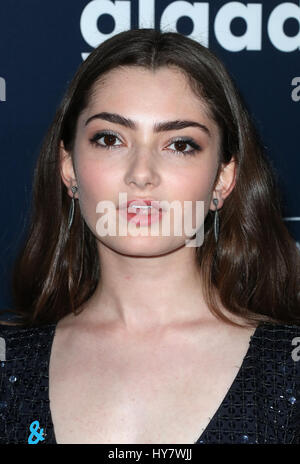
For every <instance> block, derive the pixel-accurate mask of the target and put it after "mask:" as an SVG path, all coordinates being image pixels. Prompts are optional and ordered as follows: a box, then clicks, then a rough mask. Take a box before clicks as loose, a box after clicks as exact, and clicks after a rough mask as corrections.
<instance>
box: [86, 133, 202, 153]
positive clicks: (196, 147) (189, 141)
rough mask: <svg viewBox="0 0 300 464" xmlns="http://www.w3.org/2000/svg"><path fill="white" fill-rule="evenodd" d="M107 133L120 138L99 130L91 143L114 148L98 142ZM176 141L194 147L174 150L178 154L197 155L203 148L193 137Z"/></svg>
mask: <svg viewBox="0 0 300 464" xmlns="http://www.w3.org/2000/svg"><path fill="white" fill-rule="evenodd" d="M105 135H112V136H113V137H116V138H117V139H119V137H118V135H117V134H115V133H114V132H110V131H103V132H97V133H96V134H95V135H94V136H93V137H92V138H91V139H90V143H91V145H93V146H95V147H97V148H99V147H100V148H105V149H106V150H114V149H115V148H116V147H114V146H109V145H101V144H100V143H98V140H99V139H101V138H102V137H104V136H105ZM119 140H120V139H119ZM176 142H182V143H185V144H188V145H190V146H191V147H192V149H191V150H189V151H180V150H172V151H173V152H175V153H176V154H179V155H182V156H186V155H190V156H195V154H196V153H197V152H199V151H200V150H201V147H200V146H199V145H198V144H197V143H196V142H195V141H194V140H193V139H191V138H189V137H181V138H180V137H179V138H176V139H174V140H172V141H171V143H170V145H171V144H172V143H176Z"/></svg>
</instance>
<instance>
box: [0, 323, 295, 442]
mask: <svg viewBox="0 0 300 464" xmlns="http://www.w3.org/2000/svg"><path fill="white" fill-rule="evenodd" d="M55 327H56V325H55V324H51V325H47V326H43V327H39V328H30V329H29V328H17V327H12V326H9V327H8V326H0V340H1V343H2V351H1V356H2V357H1V359H0V444H8V443H15V444H21V443H23V444H27V443H28V437H29V435H30V429H29V428H30V425H31V424H32V422H33V421H38V422H39V425H40V427H41V428H42V429H43V437H44V440H43V441H40V442H39V444H55V443H56V441H55V434H54V427H53V423H52V417H51V411H50V401H49V361H50V354H51V347H52V343H53V338H54V334H55ZM3 347H5V351H4V350H3ZM297 347H298V349H297ZM299 347H300V327H299V326H296V325H275V324H266V323H264V324H260V325H259V326H258V327H257V328H256V330H255V332H254V334H253V335H252V337H251V339H250V343H249V347H248V351H247V353H246V355H245V357H244V359H243V362H242V364H241V366H240V368H239V370H238V373H237V375H236V377H235V379H234V381H233V383H232V385H231V387H230V388H229V390H228V391H227V393H226V395H225V397H224V399H223V401H222V403H221V405H220V406H219V408H218V409H217V411H216V413H215V414H214V416H213V417H212V418H211V420H210V422H209V424H208V426H207V427H206V429H205V430H204V431H199V438H198V440H197V441H196V442H195V443H196V444H202V443H203V444H241V443H244V444H266V443H268V444H271V443H274V444H275V443H276V444H287V443H290V444H291V443H296V444H300V348H299Z"/></svg>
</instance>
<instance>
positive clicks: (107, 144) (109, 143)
mask: <svg viewBox="0 0 300 464" xmlns="http://www.w3.org/2000/svg"><path fill="white" fill-rule="evenodd" d="M102 138H103V142H104V143H99V142H98V141H99V140H100V139H102ZM115 139H118V140H120V139H119V137H118V136H117V135H116V134H115V133H114V132H110V131H103V132H97V133H96V134H95V135H94V136H93V137H92V138H91V139H90V143H91V144H92V145H93V146H97V147H101V148H106V149H107V150H112V149H113V148H114V147H118V146H120V145H119V144H118V145H114V142H115Z"/></svg>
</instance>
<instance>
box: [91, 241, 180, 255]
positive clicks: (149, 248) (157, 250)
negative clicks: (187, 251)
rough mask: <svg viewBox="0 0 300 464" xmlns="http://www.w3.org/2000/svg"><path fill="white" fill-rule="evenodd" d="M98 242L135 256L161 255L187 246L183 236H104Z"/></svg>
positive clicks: (120, 252) (117, 251)
mask: <svg viewBox="0 0 300 464" xmlns="http://www.w3.org/2000/svg"><path fill="white" fill-rule="evenodd" d="M98 242H99V244H101V245H104V246H106V247H108V248H110V249H111V250H112V251H115V252H116V253H119V254H122V255H126V256H135V257H150V256H161V255H165V254H168V253H172V252H173V251H176V250H177V249H179V248H182V247H183V246H185V240H184V239H183V238H182V237H151V236H145V237H142V236H137V237H132V236H126V237H110V238H107V239H105V238H103V237H102V238H101V240H100V239H99V238H98ZM101 245H100V246H101Z"/></svg>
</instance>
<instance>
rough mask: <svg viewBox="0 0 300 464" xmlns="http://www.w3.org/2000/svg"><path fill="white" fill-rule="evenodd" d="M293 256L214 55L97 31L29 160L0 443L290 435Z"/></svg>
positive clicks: (246, 125)
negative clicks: (102, 37)
mask: <svg viewBox="0 0 300 464" xmlns="http://www.w3.org/2000/svg"><path fill="white" fill-rule="evenodd" d="M120 193H122V194H123V195H125V201H121V200H120V198H121V199H123V197H120V196H119V194H120ZM103 202H109V203H105V204H110V205H111V206H112V207H111V208H110V209H109V212H108V213H107V212H105V210H104V209H103V208H101V205H102V206H103ZM172 202H175V206H176V207H175V209H173V208H172ZM186 202H189V204H190V205H192V207H191V208H190V209H188V208H187V207H186ZM130 203H133V204H132V205H131V204H130ZM199 204H200V206H202V208H203V209H202V212H203V215H202V216H201V215H200V218H199V216H197V208H198V205H199ZM99 205H100V206H99ZM142 207H144V208H142ZM134 211H135V212H134ZM175 211H177V213H178V212H179V213H180V214H179V215H178V214H175ZM114 213H118V214H114ZM201 217H202V219H201ZM101 220H102V222H101ZM105 221H106V222H107V223H108V222H109V223H110V225H116V226H120V225H121V223H122V224H123V225H124V223H125V224H126V225H128V233H126V234H123V235H122V234H121V233H116V234H114V233H108V234H105V233H103V229H104V225H105ZM164 221H165V222H164ZM189 221H190V222H189ZM184 222H187V223H188V224H191V223H192V225H193V227H187V228H184V229H181V230H182V232H181V233H178V230H179V231H180V226H182V225H183V224H184ZM164 223H168V224H169V225H170V229H169V233H165V234H164V233H163V225H164ZM154 224H156V225H158V226H159V231H158V233H157V234H153V233H151V232H152V227H153V226H154ZM130 227H131V229H130ZM134 228H135V231H136V232H138V233H135V234H133V233H129V232H130V231H133V229H134ZM110 230H113V227H112V228H111V229H110ZM116 230H118V228H117V229H116ZM201 230H202V231H203V236H202V238H203V241H202V242H201V240H200V241H198V242H196V245H195V241H194V242H193V239H195V235H196V237H199V235H198V233H199V231H201ZM195 231H196V233H195ZM145 232H149V233H148V234H146V233H145ZM192 244H193V245H192ZM299 267H300V260H299V252H298V250H297V248H296V245H295V242H294V241H293V239H292V238H291V237H290V235H289V233H288V231H287V229H286V227H285V225H284V222H283V220H282V215H281V207H280V197H279V193H278V190H277V186H276V183H275V181H274V176H273V173H272V170H271V167H270V165H269V162H268V160H267V158H266V156H265V155H264V153H263V150H262V148H261V144H260V142H259V138H258V136H257V135H256V132H255V130H254V127H253V123H252V122H251V119H250V116H249V114H248V112H247V110H246V108H245V105H244V104H243V102H242V100H241V98H240V96H239V93H238V91H237V89H236V87H235V85H234V83H233V82H232V80H231V78H230V77H229V75H228V73H227V71H226V70H225V69H224V66H223V65H222V64H221V63H220V61H219V60H218V59H217V58H216V57H215V56H214V54H213V53H212V52H211V51H209V50H208V49H207V48H205V47H203V46H201V45H200V44H199V43H197V42H195V41H193V40H191V39H189V38H187V37H184V36H182V35H180V34H177V33H170V32H163V33H162V32H159V31H156V30H153V29H140V30H129V31H125V32H122V33H120V34H118V35H115V36H114V37H112V38H110V39H109V40H107V41H106V42H104V43H103V44H101V45H100V46H99V47H98V48H97V49H95V50H94V51H93V53H91V54H90V56H89V57H88V58H87V60H86V61H85V62H84V63H82V65H81V66H80V68H79V70H78V71H77V73H76V75H75V77H74V79H73V81H72V82H71V84H70V85H69V87H68V89H67V92H66V95H65V97H64V99H63V101H62V103H61V105H60V107H59V109H58V111H57V113H56V116H55V118H54V121H53V123H52V125H51V127H50V129H49V132H48V134H47V136H46V138H45V140H44V144H43V147H42V150H41V154H40V157H39V160H38V164H37V167H36V170H35V179H34V202H33V214H32V219H31V227H30V230H29V233H28V238H27V241H26V244H25V246H24V249H23V250H22V251H21V253H20V255H19V257H18V260H17V262H16V266H15V270H14V277H13V291H14V303H15V304H14V309H15V310H17V312H18V314H19V316H20V317H21V320H20V321H18V325H17V323H15V325H14V326H12V325H10V326H8V325H2V327H1V328H0V337H2V341H3V344H2V347H3V346H4V347H5V350H2V353H3V354H2V363H1V368H0V372H1V394H0V395H1V409H2V411H1V419H2V422H1V423H0V441H1V443H27V442H28V440H30V439H31V440H37V441H38V442H39V443H41V444H44V443H131V444H132V443H161V444H163V443H165V444H166V443H173V444H174V443H224V444H225V443H300V415H299V413H300V408H299V403H300V382H299V379H300V362H298V358H300V350H298V348H297V347H298V345H297V342H298V343H299V339H298V337H299V336H300V300H299V295H300V294H299ZM34 431H35V433H34ZM30 437H31V438H30Z"/></svg>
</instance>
